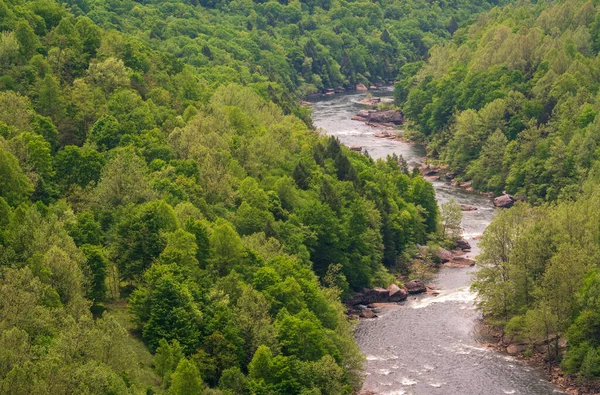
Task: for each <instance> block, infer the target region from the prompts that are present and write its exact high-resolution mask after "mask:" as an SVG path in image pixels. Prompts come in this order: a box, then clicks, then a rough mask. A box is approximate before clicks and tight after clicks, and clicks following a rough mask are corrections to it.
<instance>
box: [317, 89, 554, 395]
mask: <svg viewBox="0 0 600 395" xmlns="http://www.w3.org/2000/svg"><path fill="white" fill-rule="evenodd" d="M390 95H391V91H390V90H389V89H382V90H380V91H375V92H374V96H390ZM364 96H365V94H364V93H351V94H342V95H335V96H330V97H327V98H324V99H320V100H316V101H314V102H313V103H312V109H313V121H314V123H315V125H316V126H317V127H319V128H322V129H323V131H324V132H325V133H327V134H329V135H333V136H336V137H338V138H339V139H340V141H341V142H342V143H344V144H345V145H347V146H353V145H357V146H361V147H363V148H364V149H366V150H367V151H368V153H369V155H370V156H371V157H373V158H382V157H385V156H387V155H390V154H393V153H396V154H398V155H402V156H403V157H404V158H405V159H406V160H407V161H408V163H409V164H410V165H412V166H414V165H417V164H418V163H419V162H420V161H421V160H422V157H423V155H424V152H423V150H422V148H420V147H418V146H414V145H411V144H408V143H405V142H399V141H394V140H388V139H381V138H377V137H375V136H374V134H375V133H377V132H378V131H381V129H379V128H375V127H371V126H368V125H366V124H364V123H362V122H358V121H352V120H351V118H352V116H354V115H355V114H356V113H357V112H358V111H359V110H360V109H363V108H364V106H362V105H360V103H359V100H361V99H362V98H364ZM434 187H435V190H436V194H437V198H438V201H439V202H440V203H443V202H445V201H448V200H449V199H455V200H456V201H457V203H459V204H465V205H469V206H475V207H477V210H476V211H470V212H464V213H463V214H464V218H463V230H464V237H465V239H466V240H467V241H469V242H470V243H471V244H472V245H474V248H473V251H472V252H471V255H472V256H475V255H476V254H477V248H476V243H477V242H476V240H475V239H474V238H476V237H477V236H479V235H481V234H482V233H483V231H484V230H485V228H486V226H487V225H488V224H489V223H490V222H491V220H492V217H493V215H494V208H493V205H492V202H491V200H490V199H488V198H485V197H482V196H480V195H478V194H473V193H468V192H465V191H463V190H460V189H457V188H453V187H452V186H450V185H449V184H447V183H444V182H434ZM474 270H475V269H474V268H461V269H458V268H446V267H443V268H442V269H441V270H440V272H439V273H438V274H437V276H436V278H435V280H434V281H433V283H434V284H435V285H436V286H437V287H438V288H439V290H440V294H439V295H438V296H431V295H421V296H416V297H414V296H411V297H409V299H408V300H407V301H406V302H404V303H403V304H401V306H400V307H399V308H397V309H387V310H386V311H385V312H384V313H383V314H380V316H379V317H378V318H376V319H373V320H364V321H361V322H360V324H359V325H358V327H357V330H356V339H357V341H358V344H359V346H360V348H361V351H362V352H363V353H364V354H365V356H366V359H367V363H366V372H365V373H366V378H365V384H364V388H363V391H364V392H367V391H371V392H372V393H375V394H381V395H400V394H415V395H416V394H427V395H429V394H445V395H447V394H461V395H470V394H490V395H491V394H528V395H538V394H539V395H542V394H551V393H553V392H554V393H558V392H559V391H558V390H556V389H555V388H554V387H553V386H552V385H551V384H550V383H549V382H548V381H547V380H546V379H545V376H544V374H543V372H541V371H540V370H539V369H537V368H534V367H531V366H528V365H526V364H524V363H522V362H520V361H519V360H517V359H515V358H513V357H511V356H508V355H506V354H503V353H500V352H497V351H495V350H493V349H491V348H488V347H485V346H484V345H483V344H485V343H486V342H487V341H489V340H490V339H489V336H487V335H486V334H485V331H484V330H482V325H481V324H480V318H481V316H480V313H479V312H477V311H476V310H475V306H474V299H475V295H474V294H473V293H471V292H470V290H469V286H470V283H471V274H472V273H473V271H474Z"/></svg>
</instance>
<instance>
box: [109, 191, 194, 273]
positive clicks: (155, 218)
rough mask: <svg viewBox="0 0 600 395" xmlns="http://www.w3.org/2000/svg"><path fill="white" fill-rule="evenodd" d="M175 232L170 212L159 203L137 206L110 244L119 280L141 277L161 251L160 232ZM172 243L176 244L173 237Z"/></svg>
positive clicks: (120, 223)
mask: <svg viewBox="0 0 600 395" xmlns="http://www.w3.org/2000/svg"><path fill="white" fill-rule="evenodd" d="M176 228H177V219H176V218H175V212H174V211H173V208H172V207H171V206H169V205H168V204H167V203H165V202H163V201H160V200H157V201H154V202H150V203H145V204H142V205H139V206H137V207H135V208H134V209H133V210H130V211H129V212H128V213H127V214H125V215H123V217H122V219H121V221H120V222H119V223H118V224H117V227H116V233H117V236H118V238H117V240H116V242H115V244H114V259H115V261H116V262H117V263H118V265H119V271H120V273H121V276H122V277H123V279H126V280H133V279H136V278H138V277H139V276H141V275H143V273H144V271H145V270H146V269H147V268H149V267H150V265H151V264H152V261H153V260H154V259H156V258H157V257H158V256H159V255H160V253H161V252H162V251H163V249H164V248H165V242H164V239H163V237H162V235H161V232H168V231H174V230H175V229H176ZM172 240H173V241H176V235H174V236H173V237H172ZM192 248H193V247H192ZM194 252H195V251H194Z"/></svg>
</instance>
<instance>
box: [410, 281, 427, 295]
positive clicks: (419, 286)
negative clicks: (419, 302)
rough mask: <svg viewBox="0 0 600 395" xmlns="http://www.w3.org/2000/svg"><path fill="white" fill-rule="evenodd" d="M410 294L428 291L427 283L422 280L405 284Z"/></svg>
mask: <svg viewBox="0 0 600 395" xmlns="http://www.w3.org/2000/svg"><path fill="white" fill-rule="evenodd" d="M404 287H406V290H407V291H408V293H409V294H411V295H412V294H420V293H423V292H425V291H427V288H426V287H425V283H424V282H423V281H421V280H412V281H409V282H407V283H406V284H404Z"/></svg>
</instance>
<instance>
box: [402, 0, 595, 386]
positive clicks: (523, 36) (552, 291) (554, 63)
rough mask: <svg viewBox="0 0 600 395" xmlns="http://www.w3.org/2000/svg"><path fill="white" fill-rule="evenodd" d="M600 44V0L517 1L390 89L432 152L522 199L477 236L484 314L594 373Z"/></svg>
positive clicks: (479, 181) (506, 333)
mask: <svg viewBox="0 0 600 395" xmlns="http://www.w3.org/2000/svg"><path fill="white" fill-rule="evenodd" d="M599 51H600V8H599V5H598V2H596V1H580V0H566V1H556V2H554V1H548V2H546V1H544V2H519V3H516V4H513V5H507V6H505V7H502V8H496V9H494V10H492V11H490V12H489V13H485V14H483V15H481V16H480V17H479V18H478V19H477V21H476V22H475V23H473V24H472V25H471V26H468V27H465V28H464V29H459V30H458V31H457V32H456V33H455V34H454V36H453V38H452V40H451V41H448V42H445V43H442V44H440V45H437V46H435V47H433V48H432V49H431V51H430V54H431V56H430V58H429V59H427V61H426V62H421V63H418V64H414V65H408V66H404V67H403V68H402V69H401V72H402V75H400V77H399V81H398V83H397V84H396V87H395V100H396V103H397V104H399V105H400V106H402V108H403V109H404V111H405V113H406V114H407V118H408V119H410V120H411V122H412V125H411V128H410V131H409V133H410V135H411V137H412V138H413V139H415V140H419V141H422V142H424V143H425V144H426V145H427V151H428V155H429V157H430V159H431V160H432V161H438V162H440V163H443V164H445V165H447V166H448V167H449V168H450V169H452V171H455V172H456V174H457V177H458V179H459V180H461V181H471V182H472V185H473V187H474V188H475V189H477V190H479V191H483V192H487V191H490V192H493V193H495V194H500V193H502V192H506V193H509V194H512V195H514V196H515V198H516V199H517V200H520V201H519V202H517V203H516V204H515V207H513V208H512V209H510V210H506V211H501V212H500V213H498V215H497V217H496V218H495V220H494V221H493V222H492V224H491V225H490V226H489V227H488V229H487V230H486V233H485V234H484V236H483V240H482V241H481V244H480V246H481V248H482V254H481V256H479V258H478V266H479V271H478V272H477V274H476V277H475V283H474V285H473V289H474V290H475V291H477V292H478V295H479V307H480V308H481V310H482V311H483V313H484V314H485V317H486V320H487V321H488V322H489V323H490V324H492V325H494V326H496V327H497V328H499V329H500V330H501V332H502V335H503V337H504V338H506V339H509V341H512V342H516V343H518V342H525V343H527V344H528V349H527V350H526V352H525V353H526V354H528V355H531V353H532V352H535V350H536V346H542V348H545V349H546V358H547V359H549V360H551V361H554V362H556V363H560V366H561V367H562V368H563V370H564V372H566V373H570V374H573V375H575V376H576V377H578V378H580V379H594V378H596V379H597V378H598V377H600V314H599V312H600V304H599V300H600V299H598V295H599V292H600V267H599V266H598V262H599V251H600V249H599V248H600V234H599V233H598V232H599V229H600V228H599V227H598V224H599V223H600V218H598V213H599V211H598V207H600V202H599V201H598V196H600V194H599V193H600V188H599V184H600V178H599V177H600V162H599V160H598V159H599V154H600V150H599V148H598V144H599V143H600V133H599V132H600V117H598V112H599V110H600V107H599V106H600V102H599V101H598V93H599V92H598V90H599V88H600V75H599V74H598V70H599V67H598V65H599V63H598V62H599V61H600V57H599V56H598V53H599ZM563 340H566V347H565V345H564V344H562V341H563Z"/></svg>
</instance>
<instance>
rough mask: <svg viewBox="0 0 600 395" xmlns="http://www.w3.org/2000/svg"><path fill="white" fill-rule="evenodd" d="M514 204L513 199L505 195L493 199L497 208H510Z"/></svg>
mask: <svg viewBox="0 0 600 395" xmlns="http://www.w3.org/2000/svg"><path fill="white" fill-rule="evenodd" d="M514 204H515V198H514V197H512V196H511V195H509V194H507V193H505V194H504V195H502V196H498V197H497V198H495V199H494V206H496V207H499V208H511V207H512V206H513V205H514Z"/></svg>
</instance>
